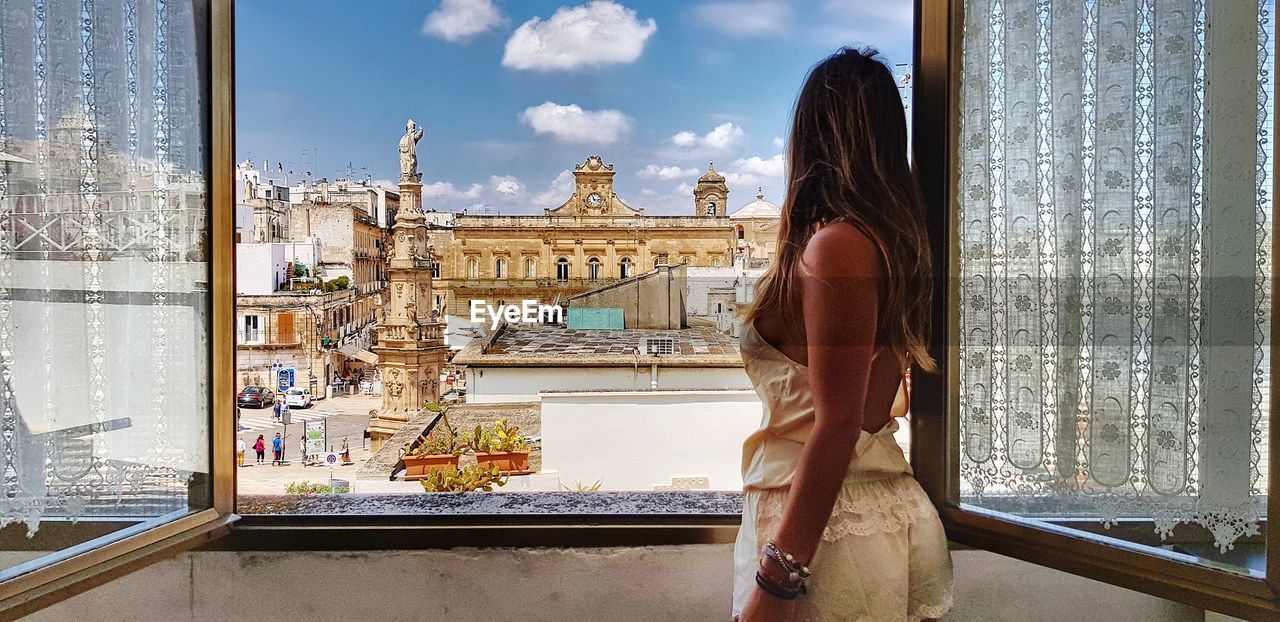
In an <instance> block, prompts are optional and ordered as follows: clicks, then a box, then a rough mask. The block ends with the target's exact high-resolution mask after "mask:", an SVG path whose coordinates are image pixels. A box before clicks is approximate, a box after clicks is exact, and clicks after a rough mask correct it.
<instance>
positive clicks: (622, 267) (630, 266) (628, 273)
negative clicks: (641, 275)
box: [618, 257, 635, 279]
mask: <svg viewBox="0 0 1280 622" xmlns="http://www.w3.org/2000/svg"><path fill="white" fill-rule="evenodd" d="M633 276H635V264H634V263H632V261H631V258H630V257H623V258H622V261H619V262H618V277H619V278H623V279H629V278H631V277H633Z"/></svg>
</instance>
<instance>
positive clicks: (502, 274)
mask: <svg viewBox="0 0 1280 622" xmlns="http://www.w3.org/2000/svg"><path fill="white" fill-rule="evenodd" d="M493 278H495V279H505V278H507V260H506V259H505V258H503V257H499V258H498V259H496V260H495V261H494V262H493Z"/></svg>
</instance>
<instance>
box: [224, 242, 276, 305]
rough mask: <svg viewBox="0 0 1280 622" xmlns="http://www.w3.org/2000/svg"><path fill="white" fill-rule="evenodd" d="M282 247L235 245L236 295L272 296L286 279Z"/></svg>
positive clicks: (255, 244)
mask: <svg viewBox="0 0 1280 622" xmlns="http://www.w3.org/2000/svg"><path fill="white" fill-rule="evenodd" d="M285 261H286V259H285V256H284V247H283V246H282V245H279V244H269V243H262V244H258V243H251V244H236V293H237V294H248V295H262V294H273V293H275V291H276V289H277V288H278V287H279V286H280V283H282V282H284V281H285V279H286V278H287V277H286V276H285Z"/></svg>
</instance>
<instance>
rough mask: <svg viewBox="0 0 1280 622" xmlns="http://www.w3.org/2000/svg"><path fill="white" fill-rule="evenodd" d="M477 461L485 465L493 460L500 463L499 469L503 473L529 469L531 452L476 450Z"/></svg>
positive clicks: (497, 463)
mask: <svg viewBox="0 0 1280 622" xmlns="http://www.w3.org/2000/svg"><path fill="white" fill-rule="evenodd" d="M476 462H478V463H480V466H484V465H486V464H488V463H490V462H492V463H494V464H496V465H498V470H499V471H501V472H503V473H511V472H515V471H528V470H529V452H527V451H503V452H497V453H491V454H486V453H480V452H476Z"/></svg>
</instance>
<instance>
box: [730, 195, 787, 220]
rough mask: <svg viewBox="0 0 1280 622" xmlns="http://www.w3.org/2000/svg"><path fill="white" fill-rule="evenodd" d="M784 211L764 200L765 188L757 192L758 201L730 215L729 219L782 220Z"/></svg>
mask: <svg viewBox="0 0 1280 622" xmlns="http://www.w3.org/2000/svg"><path fill="white" fill-rule="evenodd" d="M781 217H782V210H781V209H780V208H779V207H778V206H777V205H774V204H772V203H770V202H768V201H766V200H764V188H759V189H757V191H756V200H754V201H752V202H750V203H748V204H746V205H744V206H742V209H740V210H738V211H736V212H734V213H732V214H729V218H781Z"/></svg>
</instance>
